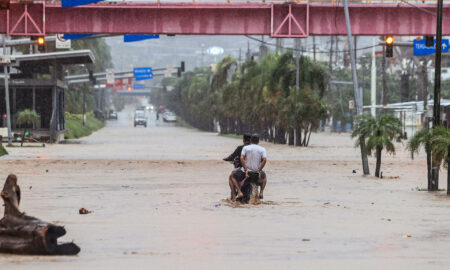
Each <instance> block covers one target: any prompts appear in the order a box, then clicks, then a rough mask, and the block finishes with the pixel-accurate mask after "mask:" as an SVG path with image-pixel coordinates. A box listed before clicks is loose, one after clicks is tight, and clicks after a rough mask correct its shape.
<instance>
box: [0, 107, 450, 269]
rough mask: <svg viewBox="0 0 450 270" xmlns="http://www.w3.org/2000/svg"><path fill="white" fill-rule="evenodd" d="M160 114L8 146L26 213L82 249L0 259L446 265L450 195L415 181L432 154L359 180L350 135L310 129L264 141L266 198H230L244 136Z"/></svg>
mask: <svg viewBox="0 0 450 270" xmlns="http://www.w3.org/2000/svg"><path fill="white" fill-rule="evenodd" d="M150 119H151V124H150V125H149V127H148V128H143V127H138V128H133V127H132V122H131V121H132V112H131V111H130V110H127V111H124V112H122V113H120V114H119V120H118V121H111V122H108V125H107V127H106V128H104V129H102V130H100V131H98V132H96V133H94V134H93V135H91V136H89V137H86V138H83V139H81V140H78V141H76V142H73V143H72V144H59V145H48V146H47V147H45V148H13V149H8V150H9V151H10V155H9V156H6V157H2V158H0V171H1V172H2V173H1V175H0V177H1V179H2V183H3V179H5V178H6V176H7V175H8V174H9V173H15V174H17V176H18V178H19V185H20V186H21V188H22V198H23V199H22V202H21V209H23V210H24V211H26V212H27V214H29V215H33V216H37V217H39V218H42V219H43V220H46V221H49V222H53V223H56V224H62V225H64V226H66V229H67V232H68V233H67V235H66V236H64V239H63V240H68V241H70V240H74V241H75V243H77V244H78V245H79V246H80V247H81V252H80V254H79V255H78V256H67V257H49V256H17V255H0V269H8V270H11V269H43V270H50V269H58V270H59V269H76V270H80V269H126V270H130V269H133V270H134V269H136V270H137V269H236V268H237V269H248V268H252V269H448V268H449V266H448V265H449V263H450V259H449V258H450V257H449V256H448V250H449V249H450V215H449V206H450V200H449V199H448V198H447V196H445V194H444V192H438V193H428V192H424V191H419V189H421V188H426V170H425V160H424V159H425V155H424V154H423V153H421V154H420V155H419V156H418V158H416V159H415V160H411V159H410V158H409V154H408V153H407V152H405V151H404V146H402V145H401V144H398V145H397V147H398V153H397V155H396V156H383V164H382V171H383V174H384V176H385V178H384V179H376V178H374V177H363V176H361V165H360V159H359V152H358V149H355V148H353V142H352V141H351V139H350V137H349V135H348V134H324V133H322V134H313V135H312V136H311V147H308V148H293V147H288V146H282V145H273V144H267V143H263V146H264V147H266V148H267V151H268V156H269V162H268V163H267V167H266V172H267V175H268V181H269V182H268V185H267V189H266V192H265V193H264V195H265V196H264V197H265V201H266V203H265V204H262V205H257V206H250V207H249V206H246V207H233V206H234V205H230V204H229V203H228V202H227V201H226V200H225V199H226V198H227V197H228V195H229V191H228V184H227V175H228V173H229V172H230V170H231V169H232V166H231V165H230V164H228V163H225V162H223V161H221V158H223V157H225V156H226V155H228V154H229V153H231V151H233V150H234V148H235V147H236V146H237V145H239V143H240V140H238V139H231V138H226V137H221V136H217V135H216V134H214V133H206V132H199V131H196V130H192V129H185V128H180V127H175V126H173V125H168V124H164V123H162V122H158V123H156V121H155V119H154V115H151V118H150ZM370 162H371V170H372V172H373V170H374V160H373V159H370ZM353 170H356V173H353ZM445 176H446V172H445V171H444V172H441V186H440V187H441V188H445ZM82 207H84V208H86V209H88V210H90V211H92V213H90V214H87V215H80V214H79V213H78V210H79V209H80V208H82Z"/></svg>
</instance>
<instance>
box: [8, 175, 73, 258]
mask: <svg viewBox="0 0 450 270" xmlns="http://www.w3.org/2000/svg"><path fill="white" fill-rule="evenodd" d="M0 195H1V197H2V199H3V202H4V206H5V212H4V216H3V218H2V219H1V220H0V252H2V253H14V254H35V255H75V254H78V252H80V248H79V247H78V246H77V245H76V244H74V243H63V244H58V238H59V237H61V236H63V235H65V234H66V230H65V229H64V227H62V226H57V225H54V224H51V223H48V222H45V221H42V220H40V219H37V218H35V217H31V216H27V215H25V213H22V212H20V210H19V203H20V188H19V186H18V185H17V177H16V176H15V175H13V174H10V175H9V176H8V178H7V179H6V182H5V185H4V186H3V190H2V192H1V194H0Z"/></svg>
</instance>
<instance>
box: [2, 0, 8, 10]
mask: <svg viewBox="0 0 450 270" xmlns="http://www.w3.org/2000/svg"><path fill="white" fill-rule="evenodd" d="M9 2H10V0H0V10H2V9H9Z"/></svg>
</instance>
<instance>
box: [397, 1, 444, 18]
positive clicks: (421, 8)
mask: <svg viewBox="0 0 450 270" xmlns="http://www.w3.org/2000/svg"><path fill="white" fill-rule="evenodd" d="M400 1H401V2H402V3H404V4H407V5H408V6H411V7H413V8H416V9H418V10H420V11H422V12H425V13H427V14H430V15H432V16H434V17H436V13H434V12H433V11H431V10H428V9H425V8H423V7H419V6H416V5H414V4H411V3H409V2H407V1H406V0H400ZM442 19H444V20H450V17H447V16H442Z"/></svg>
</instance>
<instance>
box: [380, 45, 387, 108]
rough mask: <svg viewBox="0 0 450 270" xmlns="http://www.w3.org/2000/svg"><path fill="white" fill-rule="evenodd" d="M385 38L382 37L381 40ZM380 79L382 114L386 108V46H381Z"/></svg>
mask: <svg viewBox="0 0 450 270" xmlns="http://www.w3.org/2000/svg"><path fill="white" fill-rule="evenodd" d="M384 39H385V38H384V37H383V40H384ZM381 78H382V80H383V87H382V88H381V104H383V108H382V109H381V113H382V114H384V107H385V106H386V92H387V86H386V46H385V45H383V56H382V58H381Z"/></svg>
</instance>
